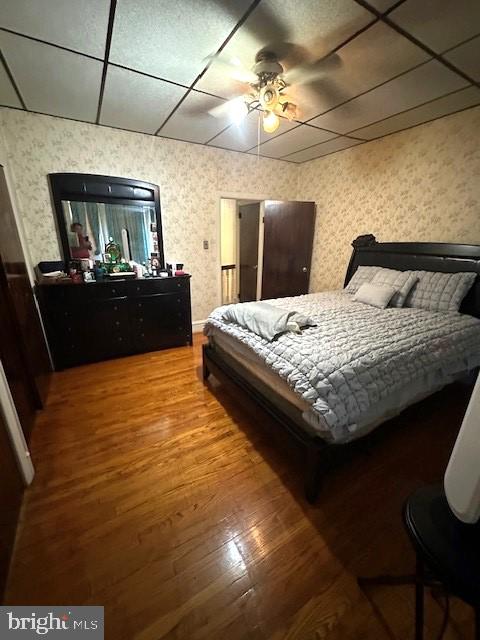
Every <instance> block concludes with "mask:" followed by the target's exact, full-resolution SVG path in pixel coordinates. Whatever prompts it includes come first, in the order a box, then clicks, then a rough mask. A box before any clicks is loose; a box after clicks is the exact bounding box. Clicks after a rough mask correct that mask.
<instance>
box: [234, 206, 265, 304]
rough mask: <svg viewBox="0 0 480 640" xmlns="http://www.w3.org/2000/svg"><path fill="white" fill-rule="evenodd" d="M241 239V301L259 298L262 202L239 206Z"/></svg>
mask: <svg viewBox="0 0 480 640" xmlns="http://www.w3.org/2000/svg"><path fill="white" fill-rule="evenodd" d="M238 217H239V227H240V229H239V239H240V287H239V300H240V302H249V301H250V300H256V299H257V273H258V227H259V221H260V203H259V202H254V203H253V204H242V205H240V206H239V207H238Z"/></svg>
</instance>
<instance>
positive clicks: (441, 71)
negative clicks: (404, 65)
mask: <svg viewBox="0 0 480 640" xmlns="http://www.w3.org/2000/svg"><path fill="white" fill-rule="evenodd" d="M466 84H467V83H466V82H465V80H463V78H461V77H460V76H458V75H457V74H455V73H453V72H452V71H449V70H448V69H447V68H446V67H445V66H444V65H443V64H441V63H440V62H437V61H436V60H431V61H430V62H427V63H425V64H423V65H422V66H421V67H418V68H417V69H413V70H412V71H409V72H408V73H406V74H404V75H402V76H400V77H399V78H395V80H391V81H390V82H387V83H386V84H384V85H382V86H381V87H378V88H377V89H373V90H372V91H369V92H368V93H366V94H364V95H363V96H359V97H358V98H355V99H354V100H352V101H351V102H348V103H347V104H344V105H342V106H340V107H337V108H336V109H333V110H332V111H329V112H328V113H325V114H324V115H322V116H319V117H318V118H315V119H314V120H312V121H311V124H314V125H315V126H318V127H323V128H325V129H330V130H332V131H338V132H339V133H347V132H349V131H353V130H356V129H359V128H360V127H364V126H366V125H368V124H372V123H373V122H376V121H378V120H381V119H382V118H388V117H390V116H393V115H394V114H396V113H399V112H400V111H404V110H405V109H410V108H412V107H416V106H417V105H420V104H423V103H424V102H427V101H428V100H433V99H434V98H437V97H440V96H442V95H445V94H446V93H450V92H451V91H455V90H456V89H460V88H462V86H465V85H466Z"/></svg>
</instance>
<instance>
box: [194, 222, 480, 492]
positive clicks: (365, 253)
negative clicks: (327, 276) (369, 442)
mask: <svg viewBox="0 0 480 640" xmlns="http://www.w3.org/2000/svg"><path fill="white" fill-rule="evenodd" d="M352 244H353V253H352V257H351V259H350V263H349V266H348V269H347V274H346V278H345V285H347V284H348V283H349V282H350V280H351V278H352V276H353V275H354V274H355V272H356V271H357V269H358V267H362V268H364V267H387V268H389V269H396V270H398V271H406V270H425V271H436V272H447V273H456V272H461V271H466V272H474V273H477V274H480V247H479V246H475V245H454V244H439V243H379V242H377V241H376V240H375V238H374V237H373V236H370V235H369V236H362V237H360V238H357V239H356V240H355V241H354V242H353V243H352ZM360 271H361V270H360ZM357 277H358V274H357ZM442 277H443V276H442ZM454 277H455V278H456V277H459V276H454ZM462 277H465V276H462ZM472 277H473V276H472ZM269 302H270V304H272V305H278V306H279V307H282V308H286V309H288V308H292V309H293V308H295V310H297V311H300V312H301V313H304V314H305V315H309V316H311V317H312V318H313V320H314V321H315V325H316V326H315V327H308V328H307V329H305V330H304V331H303V332H302V334H300V335H296V334H291V333H289V334H286V335H284V336H281V337H280V338H278V339H277V340H274V341H272V342H268V341H266V340H264V339H262V338H261V337H260V336H258V335H256V334H255V333H252V332H251V331H248V329H244V328H242V327H240V326H239V325H236V324H231V323H225V322H224V321H223V320H222V309H221V308H220V309H217V310H215V311H214V312H213V313H212V314H211V316H210V318H209V320H208V322H207V325H206V334H207V335H208V336H209V344H208V345H204V349H203V375H204V380H206V379H207V378H208V375H209V374H210V373H213V374H214V375H215V376H216V377H217V378H220V379H222V378H223V377H225V376H226V377H227V378H228V379H230V380H232V381H233V382H234V383H236V384H237V385H238V386H240V387H241V388H243V389H244V390H245V391H246V392H247V393H248V394H249V395H250V396H251V397H252V398H253V399H254V400H255V401H256V402H257V403H258V404H259V405H261V406H262V407H263V408H264V409H265V410H266V411H267V412H269V413H270V414H271V415H272V416H274V418H275V419H276V420H277V422H278V423H279V424H280V425H281V426H283V427H284V428H285V429H287V430H288V431H289V432H290V433H291V434H292V435H293V436H294V437H295V438H296V439H297V440H299V441H300V442H301V443H302V444H303V445H304V446H305V447H306V452H307V461H308V464H307V465H306V479H305V493H306V497H307V499H308V500H309V501H310V502H313V501H315V499H316V497H317V495H318V492H319V488H320V479H321V474H322V473H323V472H324V471H325V470H326V469H327V467H328V462H329V460H330V459H331V458H332V457H333V456H332V454H334V453H335V454H336V453H337V452H339V451H341V450H342V449H343V450H344V449H345V448H346V447H348V446H349V444H350V443H351V442H353V441H354V440H357V439H359V438H362V437H364V436H366V435H367V434H368V433H370V432H371V431H372V430H373V429H375V428H376V427H377V426H378V425H380V424H382V423H383V422H385V421H386V420H388V419H389V418H391V417H393V416H394V415H397V414H398V413H399V412H401V411H402V410H403V409H404V408H406V407H407V406H409V405H411V404H413V403H415V402H417V401H419V400H421V399H422V398H424V397H426V396H428V395H430V394H431V393H434V392H435V391H437V390H438V389H440V388H441V387H443V386H444V385H446V384H448V383H450V382H452V381H454V380H455V379H457V378H459V377H460V376H463V375H464V374H465V373H466V372H468V371H471V370H473V369H475V368H476V367H478V366H479V365H480V320H479V319H478V318H479V317H480V278H479V277H478V276H477V278H476V279H475V281H474V283H473V285H472V286H471V288H470V290H469V292H468V294H467V295H466V297H465V298H464V300H463V302H462V306H461V308H460V313H457V312H445V313H433V312H431V311H426V310H423V309H418V308H386V309H376V308H374V307H371V306H369V305H365V304H362V303H360V302H356V301H355V300H354V299H353V296H352V295H350V294H348V293H346V292H345V291H343V290H340V291H332V292H323V293H318V294H308V295H306V296H299V297H296V298H283V299H279V300H273V301H269Z"/></svg>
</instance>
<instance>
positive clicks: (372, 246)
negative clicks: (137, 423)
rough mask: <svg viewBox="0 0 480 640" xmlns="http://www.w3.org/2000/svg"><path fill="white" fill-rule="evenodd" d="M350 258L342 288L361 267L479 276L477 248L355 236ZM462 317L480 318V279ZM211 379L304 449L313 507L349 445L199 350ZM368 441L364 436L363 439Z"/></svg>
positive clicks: (215, 351)
mask: <svg viewBox="0 0 480 640" xmlns="http://www.w3.org/2000/svg"><path fill="white" fill-rule="evenodd" d="M352 246H353V253H352V256H351V258H350V262H349V265H348V269H347V273H346V277H345V285H346V284H347V283H348V282H349V281H350V278H351V277H352V275H353V274H354V273H355V271H356V270H357V268H358V267H359V266H360V265H365V266H380V267H387V268H391V269H397V270H400V271H405V270H408V269H415V270H426V271H443V272H448V273H452V272H458V271H474V272H476V273H478V274H479V275H480V246H478V245H466V244H447V243H423V242H421V243H420V242H399V243H397V242H382V243H380V242H377V241H376V239H375V236H373V235H364V236H359V237H358V238H356V239H355V240H354V241H353V242H352ZM460 311H461V312H462V313H466V314H469V315H473V316H476V317H477V318H480V277H477V279H476V280H475V283H474V284H473V286H472V288H471V289H470V291H469V293H468V294H467V296H466V297H465V299H464V301H463V303H462V306H461V308H460ZM210 373H212V374H213V375H214V376H215V377H216V378H218V379H219V380H222V379H225V378H226V379H228V380H231V381H233V382H234V383H235V384H236V385H238V386H239V387H241V388H242V389H243V390H244V391H245V392H246V393H247V394H248V395H249V396H250V397H251V398H253V400H255V402H257V404H259V405H260V406H261V407H262V408H263V409H264V410H265V411H267V413H269V414H270V415H271V416H273V418H275V420H276V421H277V422H278V423H279V424H280V425H281V426H282V427H283V428H284V429H286V430H287V431H288V432H289V433H290V434H291V435H292V436H293V437H294V438H296V440H298V441H299V442H300V443H301V444H302V445H304V447H305V449H306V453H307V465H306V476H305V496H306V498H307V500H308V501H309V502H311V503H313V502H315V500H316V499H317V497H318V493H319V490H320V479H321V476H322V474H323V473H325V471H326V470H327V469H328V467H329V466H330V463H331V462H332V460H333V459H334V458H335V457H336V455H337V454H338V453H339V452H340V451H345V449H346V448H348V447H350V446H351V445H352V444H353V443H347V444H338V445H337V444H329V443H327V442H325V441H324V440H322V439H321V438H320V437H319V436H317V435H312V428H311V427H310V426H309V425H308V424H307V423H306V422H305V420H304V419H303V418H302V415H301V411H300V410H299V409H298V408H297V407H295V406H294V405H292V404H291V403H290V402H288V401H287V400H285V398H283V397H282V396H281V395H280V394H278V393H276V392H275V391H274V390H273V389H271V388H270V387H269V386H268V385H266V384H265V383H263V382H262V381H261V380H259V379H258V378H257V377H256V376H255V375H254V374H252V373H251V372H250V371H249V370H248V369H246V368H245V367H243V366H242V365H241V364H240V363H239V362H238V361H237V360H235V359H234V358H232V357H231V356H230V355H229V354H228V353H227V352H226V351H224V350H223V349H220V348H219V347H218V346H217V345H210V344H208V345H204V346H203V379H204V381H205V382H206V380H207V378H208V376H209V374H210ZM365 438H368V435H367V436H365Z"/></svg>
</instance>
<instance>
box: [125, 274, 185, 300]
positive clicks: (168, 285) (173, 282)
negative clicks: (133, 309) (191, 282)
mask: <svg viewBox="0 0 480 640" xmlns="http://www.w3.org/2000/svg"><path fill="white" fill-rule="evenodd" d="M128 284H129V285H130V292H131V293H130V295H132V296H145V295H152V294H157V293H174V292H178V293H182V292H185V291H187V289H188V278H152V279H151V280H150V279H148V278H145V279H141V280H135V281H132V282H129V283H128Z"/></svg>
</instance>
